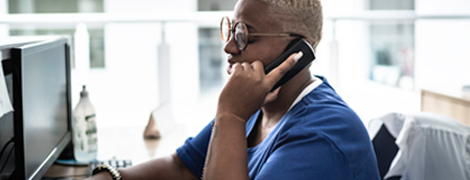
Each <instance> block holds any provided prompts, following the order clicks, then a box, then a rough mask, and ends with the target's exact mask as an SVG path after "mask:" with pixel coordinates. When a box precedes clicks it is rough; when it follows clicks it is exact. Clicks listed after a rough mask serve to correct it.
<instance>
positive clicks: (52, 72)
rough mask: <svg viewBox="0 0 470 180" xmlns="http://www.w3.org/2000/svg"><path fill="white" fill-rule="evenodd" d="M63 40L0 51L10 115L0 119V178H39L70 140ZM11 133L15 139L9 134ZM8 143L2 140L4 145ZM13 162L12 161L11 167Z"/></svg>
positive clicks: (66, 53)
mask: <svg viewBox="0 0 470 180" xmlns="http://www.w3.org/2000/svg"><path fill="white" fill-rule="evenodd" d="M69 49H70V47H69V43H68V39H67V38H66V37H53V38H48V39H47V40H41V41H32V42H29V43H19V44H15V45H3V46H0V50H2V54H4V55H3V56H2V64H3V70H4V75H5V80H6V84H7V88H8V93H9V96H10V99H11V100H12V103H13V109H14V112H12V113H8V114H6V115H4V116H3V117H2V118H0V125H6V127H2V128H1V129H0V137H2V139H1V140H0V148H3V146H4V145H5V144H6V142H5V141H8V140H9V139H11V137H14V140H13V143H10V144H13V145H10V147H7V148H6V150H5V152H7V151H11V149H12V148H13V147H14V153H12V155H10V156H13V157H9V159H7V160H5V159H6V158H7V155H8V154H9V153H4V154H3V156H4V157H1V158H0V159H1V161H0V166H3V165H4V163H6V164H5V166H6V168H5V169H4V172H0V173H1V174H0V175H2V176H0V178H2V177H3V178H5V177H6V176H8V177H9V179H41V177H42V176H43V175H44V173H46V171H47V170H48V169H49V167H50V166H51V165H52V164H53V162H54V161H55V160H56V159H57V157H58V156H59V155H60V153H61V152H62V150H63V149H64V148H65V146H66V145H67V144H68V143H69V142H70V141H71V135H72V133H71V131H72V130H71V117H72V116H71V113H72V111H71V96H70V89H71V88H70V84H71V83H70V68H71V65H70V52H69ZM11 128H13V130H14V131H13V134H12V130H11ZM5 139H6V140H5ZM11 159H14V162H11Z"/></svg>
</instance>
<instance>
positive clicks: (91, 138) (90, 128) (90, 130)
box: [85, 114, 98, 152]
mask: <svg viewBox="0 0 470 180" xmlns="http://www.w3.org/2000/svg"><path fill="white" fill-rule="evenodd" d="M95 116H96V114H92V115H89V116H85V122H86V123H87V129H86V131H85V135H86V136H87V140H88V142H87V143H88V149H87V150H86V151H87V152H96V151H97V150H98V134H97V130H96V118H95Z"/></svg>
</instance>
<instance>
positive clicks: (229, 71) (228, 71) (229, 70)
mask: <svg viewBox="0 0 470 180" xmlns="http://www.w3.org/2000/svg"><path fill="white" fill-rule="evenodd" d="M226 70H227V74H228V75H230V74H232V64H229V65H228V66H227V69H226Z"/></svg>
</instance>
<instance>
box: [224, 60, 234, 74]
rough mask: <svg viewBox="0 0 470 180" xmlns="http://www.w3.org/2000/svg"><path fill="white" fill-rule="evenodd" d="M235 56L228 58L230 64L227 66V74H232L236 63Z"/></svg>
mask: <svg viewBox="0 0 470 180" xmlns="http://www.w3.org/2000/svg"><path fill="white" fill-rule="evenodd" d="M232 58H233V56H232V55H228V57H227V62H228V66H227V69H226V71H227V74H229V75H230V74H232V68H233V64H235V61H233V59H232Z"/></svg>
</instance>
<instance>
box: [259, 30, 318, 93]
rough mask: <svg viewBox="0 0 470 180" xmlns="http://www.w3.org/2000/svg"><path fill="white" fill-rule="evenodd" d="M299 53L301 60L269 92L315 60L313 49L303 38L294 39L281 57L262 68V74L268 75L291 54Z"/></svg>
mask: <svg viewBox="0 0 470 180" xmlns="http://www.w3.org/2000/svg"><path fill="white" fill-rule="evenodd" d="M299 51H302V53H303V54H304V55H303V56H302V58H300V59H299V60H298V61H297V63H296V64H295V65H294V66H293V67H292V68H291V69H290V70H289V71H287V73H286V74H285V75H284V76H283V77H282V78H281V80H279V82H277V83H276V85H274V87H273V88H272V89H271V91H274V90H275V89H276V88H278V87H279V86H281V85H283V84H284V83H286V82H287V81H289V80H290V79H291V78H293V77H294V76H295V75H296V74H297V73H299V72H300V71H301V70H302V69H303V68H305V66H307V65H308V64H310V63H311V62H312V61H313V60H315V54H314V52H313V48H312V46H311V45H310V44H309V43H308V42H307V41H306V40H305V39H304V38H297V39H294V40H292V41H291V42H290V43H289V44H288V45H287V47H286V49H285V50H284V53H282V55H281V56H279V57H278V58H277V59H276V60H274V61H273V62H272V63H271V64H269V65H267V66H266V67H265V68H264V72H265V73H266V74H268V73H269V72H271V71H272V70H273V69H274V68H276V67H277V66H279V65H280V64H281V63H282V62H284V61H285V60H286V59H287V58H288V57H289V56H290V55H291V54H293V53H297V52H299Z"/></svg>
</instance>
